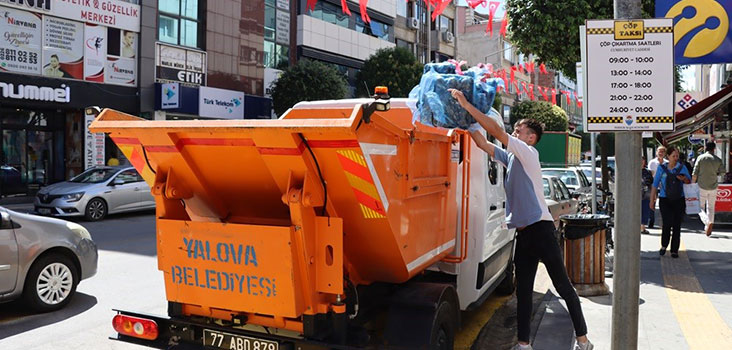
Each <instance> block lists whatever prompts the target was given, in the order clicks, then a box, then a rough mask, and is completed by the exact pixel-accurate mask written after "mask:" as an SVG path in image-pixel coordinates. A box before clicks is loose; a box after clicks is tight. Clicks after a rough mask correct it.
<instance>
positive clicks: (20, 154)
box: [0, 130, 27, 195]
mask: <svg viewBox="0 0 732 350" xmlns="http://www.w3.org/2000/svg"><path fill="white" fill-rule="evenodd" d="M25 136H26V134H25V130H3V157H2V165H1V166H0V186H1V187H0V193H2V194H3V195H12V194H19V193H25V192H26V185H25V184H26V182H27V181H26V175H27V173H26V171H27V168H26V165H27V162H26V148H25V140H26V138H25Z"/></svg>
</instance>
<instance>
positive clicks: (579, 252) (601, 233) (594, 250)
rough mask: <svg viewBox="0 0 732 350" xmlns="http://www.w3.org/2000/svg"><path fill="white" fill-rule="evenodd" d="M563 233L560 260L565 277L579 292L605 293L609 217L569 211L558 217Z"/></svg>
mask: <svg viewBox="0 0 732 350" xmlns="http://www.w3.org/2000/svg"><path fill="white" fill-rule="evenodd" d="M559 220H560V231H561V233H562V236H563V237H564V239H565V241H564V264H565V266H566V268H567V274H568V275H569V279H570V280H571V281H572V284H574V287H575V289H577V294H579V295H581V296H593V295H606V294H609V292H610V291H609V288H608V286H607V284H606V283H605V244H606V240H605V239H606V237H605V236H606V234H607V226H608V222H609V221H610V217H609V216H607V215H600V214H573V215H562V216H560V217H559Z"/></svg>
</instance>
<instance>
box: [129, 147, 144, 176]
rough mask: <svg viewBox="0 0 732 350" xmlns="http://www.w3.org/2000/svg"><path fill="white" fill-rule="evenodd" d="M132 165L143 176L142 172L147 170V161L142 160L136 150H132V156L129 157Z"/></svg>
mask: <svg viewBox="0 0 732 350" xmlns="http://www.w3.org/2000/svg"><path fill="white" fill-rule="evenodd" d="M129 159H130V164H132V166H133V167H135V170H137V172H138V173H140V174H142V170H143V169H144V168H145V160H144V159H142V155H140V152H138V151H137V150H136V149H133V150H132V154H131V155H130V157H129Z"/></svg>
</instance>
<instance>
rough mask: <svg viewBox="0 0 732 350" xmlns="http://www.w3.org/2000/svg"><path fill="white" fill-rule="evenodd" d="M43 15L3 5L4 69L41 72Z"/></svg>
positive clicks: (0, 64) (0, 52) (0, 45)
mask: <svg viewBox="0 0 732 350" xmlns="http://www.w3.org/2000/svg"><path fill="white" fill-rule="evenodd" d="M41 23H42V21H41V16H40V15H37V14H34V13H31V12H26V11H20V10H15V9H11V8H6V7H0V35H2V37H0V71H3V72H17V73H29V74H40V73H41V37H42V34H43V33H42V31H41Z"/></svg>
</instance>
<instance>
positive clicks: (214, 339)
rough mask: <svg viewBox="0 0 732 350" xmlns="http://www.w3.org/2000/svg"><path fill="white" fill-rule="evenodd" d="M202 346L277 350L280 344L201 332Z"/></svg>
mask: <svg viewBox="0 0 732 350" xmlns="http://www.w3.org/2000/svg"><path fill="white" fill-rule="evenodd" d="M203 345H206V346H211V347H215V348H219V349H235V350H279V348H280V344H279V343H277V342H274V341H271V340H263V339H255V338H250V337H245V336H241V335H236V334H230V333H224V332H219V331H212V330H210V329H204V330H203Z"/></svg>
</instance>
